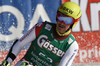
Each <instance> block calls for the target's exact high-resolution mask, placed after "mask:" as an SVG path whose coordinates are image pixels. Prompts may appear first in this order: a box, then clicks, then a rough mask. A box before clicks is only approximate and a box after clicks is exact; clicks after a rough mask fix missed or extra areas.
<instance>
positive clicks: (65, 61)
mask: <svg viewBox="0 0 100 66" xmlns="http://www.w3.org/2000/svg"><path fill="white" fill-rule="evenodd" d="M78 49H79V47H78V44H77V42H76V41H75V42H74V43H73V44H72V45H71V46H70V47H69V49H68V50H67V51H66V53H65V55H64V56H63V58H62V59H61V61H60V63H59V66H71V64H72V62H73V60H74V58H75V56H76V54H77V51H78Z"/></svg>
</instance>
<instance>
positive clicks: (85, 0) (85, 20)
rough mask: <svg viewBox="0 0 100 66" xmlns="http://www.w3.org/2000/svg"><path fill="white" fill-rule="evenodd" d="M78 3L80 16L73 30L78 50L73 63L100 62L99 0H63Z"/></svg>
mask: <svg viewBox="0 0 100 66" xmlns="http://www.w3.org/2000/svg"><path fill="white" fill-rule="evenodd" d="M68 1H72V2H75V3H77V4H78V5H80V7H81V11H82V16H81V20H80V22H79V23H78V24H77V26H76V27H75V29H74V30H73V35H74V36H75V38H76V40H77V42H78V44H79V52H78V54H77V56H76V58H75V60H74V62H73V63H100V60H99V58H100V0H63V3H64V2H68Z"/></svg>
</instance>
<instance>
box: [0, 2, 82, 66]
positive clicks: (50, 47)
mask: <svg viewBox="0 0 100 66" xmlns="http://www.w3.org/2000/svg"><path fill="white" fill-rule="evenodd" d="M80 17H81V9H80V7H79V5H77V4H76V3H74V2H66V3H63V4H62V5H61V6H60V7H59V8H58V10H57V15H56V21H57V24H54V23H50V22H47V21H45V22H40V23H37V24H36V25H35V26H33V27H32V28H31V29H30V30H29V31H28V33H27V34H25V35H24V36H22V37H21V38H20V39H18V40H16V41H15V42H14V43H13V45H12V47H11V49H10V50H9V52H8V55H7V57H6V59H5V60H4V61H3V62H2V64H1V65H0V66H10V65H11V63H12V62H13V61H14V60H15V58H16V57H17V56H18V54H19V53H20V51H21V50H22V49H23V47H25V46H26V45H27V44H29V43H31V45H30V47H29V49H28V50H27V52H26V54H25V56H24V57H23V58H22V59H21V60H20V61H19V62H18V63H17V64H16V65H15V66H71V64H72V62H73V59H74V58H75V56H76V54H77V52H78V49H79V46H78V43H77V41H76V40H75V38H74V36H73V35H72V34H71V31H72V28H74V26H75V25H76V24H77V23H78V21H79V20H80Z"/></svg>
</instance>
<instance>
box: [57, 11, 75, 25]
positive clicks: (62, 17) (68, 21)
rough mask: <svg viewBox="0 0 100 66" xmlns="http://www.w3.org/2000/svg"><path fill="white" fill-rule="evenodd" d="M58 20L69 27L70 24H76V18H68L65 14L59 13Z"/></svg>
mask: <svg viewBox="0 0 100 66" xmlns="http://www.w3.org/2000/svg"><path fill="white" fill-rule="evenodd" d="M57 19H58V20H59V21H62V22H64V23H65V24H66V25H68V24H73V22H74V18H72V17H70V16H67V15H64V14H63V13H61V12H58V16H57Z"/></svg>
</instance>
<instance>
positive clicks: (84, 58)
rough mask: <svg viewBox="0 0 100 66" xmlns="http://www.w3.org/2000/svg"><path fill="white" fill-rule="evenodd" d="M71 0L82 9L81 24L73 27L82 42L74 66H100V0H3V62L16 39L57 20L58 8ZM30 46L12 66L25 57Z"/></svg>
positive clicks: (0, 34)
mask: <svg viewBox="0 0 100 66" xmlns="http://www.w3.org/2000/svg"><path fill="white" fill-rule="evenodd" d="M68 1H72V2H75V3H77V4H78V5H79V6H80V7H81V11H82V16H81V19H80V21H79V23H78V24H77V25H76V26H75V28H74V29H73V30H72V33H73V35H74V36H75V38H76V40H77V42H78V44H79V51H78V54H77V56H76V57H75V59H74V61H73V64H72V66H100V60H99V59H100V0H0V63H1V62H2V61H3V60H4V58H5V57H6V55H7V53H8V51H9V49H10V47H11V46H12V44H13V42H14V41H15V40H16V39H18V38H20V37H21V36H22V35H24V34H25V33H26V32H27V31H28V30H29V29H30V28H32V26H34V25H35V24H36V23H37V22H43V21H49V22H52V23H56V12H57V9H58V7H59V6H60V5H61V4H62V3H64V2H68ZM29 45H30V44H29ZM29 45H28V46H26V47H25V48H23V50H22V51H21V53H20V54H19V56H18V57H17V59H16V60H15V61H14V62H13V64H12V66H14V64H15V63H16V62H17V61H19V60H20V59H21V58H22V57H23V55H24V54H25V53H26V50H27V48H28V47H29Z"/></svg>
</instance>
